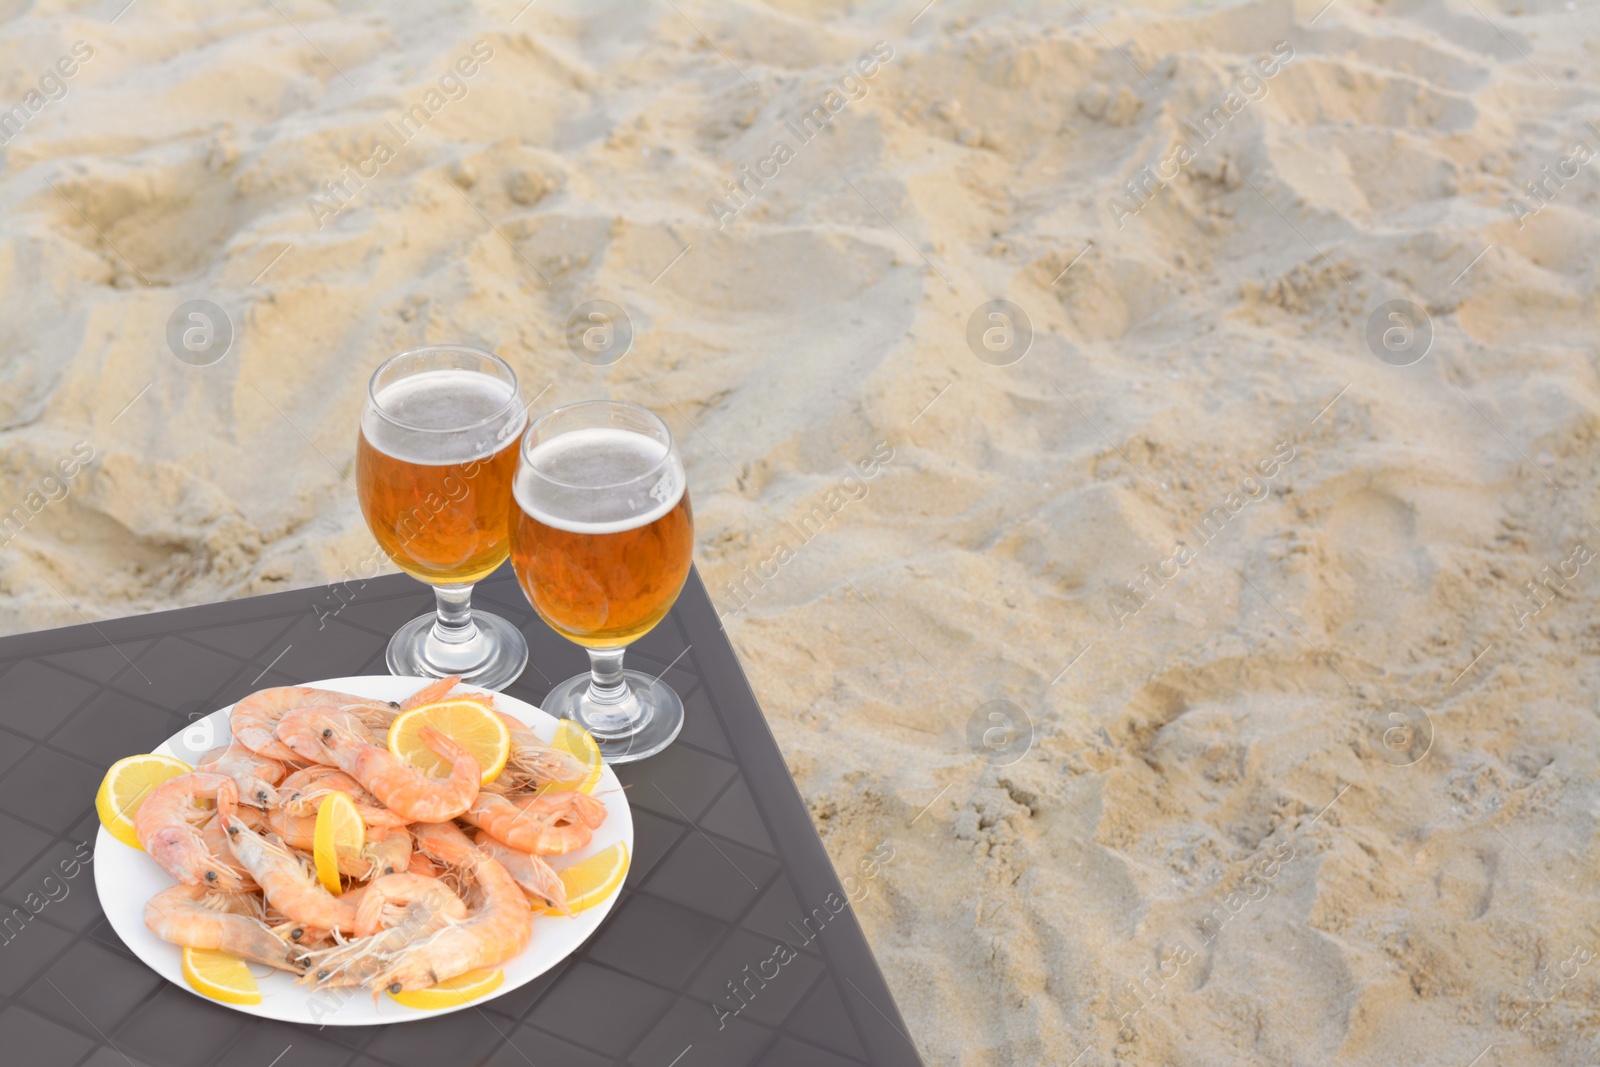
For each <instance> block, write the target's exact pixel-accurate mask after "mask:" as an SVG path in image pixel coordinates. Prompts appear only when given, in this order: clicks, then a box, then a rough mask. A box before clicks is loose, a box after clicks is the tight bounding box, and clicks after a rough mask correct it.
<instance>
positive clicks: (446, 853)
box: [367, 823, 533, 993]
mask: <svg viewBox="0 0 1600 1067" xmlns="http://www.w3.org/2000/svg"><path fill="white" fill-rule="evenodd" d="M416 835H417V844H418V845H419V846H420V847H421V848H422V850H423V851H424V852H426V853H428V855H429V856H431V857H432V858H434V859H437V860H440V861H441V862H444V863H448V864H451V865H452V866H455V867H459V868H462V869H463V870H465V871H466V872H467V873H469V874H470V875H471V876H472V878H473V880H474V881H475V882H476V883H477V888H478V893H479V895H480V896H481V897H482V900H483V903H482V906H481V907H479V908H477V909H476V910H474V911H472V912H471V913H469V914H468V916H467V918H466V919H464V920H462V921H460V922H454V923H451V924H450V925H448V926H445V927H444V928H443V929H441V930H438V931H436V932H434V933H432V934H430V935H428V936H427V937H425V938H422V939H420V940H417V941H413V942H411V943H410V944H407V945H406V946H404V947H403V948H401V949H399V950H398V951H394V952H383V953H381V954H378V955H377V956H376V958H375V960H374V962H377V963H380V964H381V969H379V970H378V971H377V973H376V974H374V975H373V976H372V977H371V978H370V979H368V980H367V984H368V985H369V986H371V988H372V989H373V990H375V991H376V990H380V989H387V990H389V991H390V992H391V993H399V992H401V991H402V990H406V989H426V988H427V987H429V986H432V985H437V984H439V983H440V982H443V981H445V980H446V979H449V978H454V977H455V976H456V975H459V974H465V973H466V972H468V971H470V970H473V969H474V968H478V967H496V966H499V965H500V964H501V963H504V962H505V961H506V960H508V959H510V958H511V957H512V956H515V955H516V954H517V953H519V952H521V951H522V950H523V948H524V947H526V946H527V944H528V939H529V938H530V937H531V936H532V935H533V911H532V909H530V908H529V907H528V898H527V896H526V895H524V894H523V892H522V887H521V886H519V885H517V883H516V882H515V881H514V880H513V879H512V877H511V875H510V874H508V873H507V872H506V869H505V868H504V867H502V866H501V865H500V861H498V860H496V859H494V858H493V857H491V856H488V855H486V854H485V853H483V852H481V851H480V850H478V849H477V848H475V847H473V845H472V842H470V841H468V840H467V837H466V835H465V834H463V833H462V832H461V831H460V830H459V829H457V828H456V827H455V826H454V825H453V824H450V823H428V824H423V825H420V826H418V827H417V828H416Z"/></svg>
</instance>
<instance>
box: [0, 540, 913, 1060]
mask: <svg viewBox="0 0 1600 1067" xmlns="http://www.w3.org/2000/svg"><path fill="white" fill-rule="evenodd" d="M475 602H476V603H477V605H478V606H480V607H485V608H487V609H489V610H491V611H494V612H497V613H499V614H502V615H505V616H506V617H508V618H510V619H513V620H514V621H515V622H516V623H517V624H518V625H520V626H521V627H522V629H523V633H524V634H525V635H526V636H527V638H528V645H529V647H530V649H531V652H532V661H531V664H530V666H529V667H528V670H527V671H526V672H525V673H524V674H523V676H522V678H521V679H520V680H519V681H518V682H517V683H516V684H514V685H512V686H511V687H509V689H508V690H507V692H509V693H510V694H512V695H513V696H517V697H520V698H521V699H523V700H526V701H528V702H530V703H533V704H538V703H539V701H540V700H541V699H542V698H543V696H544V694H545V692H546V691H547V690H548V689H549V688H550V686H551V685H552V684H553V683H555V682H557V681H560V680H561V679H563V678H566V677H568V676H570V675H572V674H576V673H578V672H579V671H582V670H584V669H586V666H587V660H586V658H585V656H584V654H583V652H582V651H581V650H580V649H578V648H577V647H575V646H573V645H571V644H569V643H567V642H566V641H563V640H562V639H561V638H559V637H558V636H557V635H556V634H555V633H553V632H552V631H551V630H549V629H548V628H547V627H545V626H544V624H543V623H541V622H539V621H538V620H537V619H536V618H535V617H534V615H533V613H532V611H531V610H530V609H529V607H528V604H527V601H526V600H524V599H523V597H522V593H521V591H520V590H519V589H518V588H517V585H516V582H515V579H514V578H513V577H512V576H511V574H510V572H509V570H508V569H504V568H503V569H502V570H501V571H500V572H498V573H496V574H495V575H494V576H492V577H491V578H489V579H488V580H487V581H485V582H483V583H482V584H480V586H479V588H478V593H477V595H476V598H475ZM431 609H432V595H431V593H430V592H429V591H428V590H427V589H426V588H425V587H424V586H421V585H419V584H418V583H416V582H414V581H412V580H411V579H409V578H406V577H403V576H398V575H396V576H388V577H382V578H376V579H371V580H368V581H366V582H360V581H356V580H352V581H350V582H349V583H345V584H340V585H335V586H331V587H327V588H319V589H310V590H300V591H295V592H287V593H275V594H272V595H270V596H262V597H254V598H251V599H247V600H237V601H231V602H228V603H223V604H210V605H206V606H203V607H196V608H185V609H182V610H179V611H168V612H162V613H159V614H154V615H144V616H138V617H134V618H127V619H118V620H115V621H112V622H103V623H98V624H88V625H83V626H74V627H68V628H65V629H60V630H52V631H46V632H41V633H33V634H22V635H18V636H15V637H8V638H4V639H0V887H3V888H0V902H3V907H0V1063H5V1064H18V1065H26V1067H144V1065H146V1064H148V1065H152V1067H202V1065H226V1067H235V1065H236V1067H383V1065H388V1067H411V1065H415V1067H442V1065H452V1067H454V1065H485V1067H488V1065H493V1067H522V1065H533V1067H566V1065H571V1067H599V1065H602V1064H632V1065H637V1067H708V1065H734V1064H740V1065H743V1064H760V1065H763V1067H779V1065H785V1067H788V1065H793V1067H831V1065H836V1064H837V1065H843V1064H862V1063H867V1064H882V1065H890V1067H898V1065H908V1067H909V1065H916V1064H919V1063H920V1060H919V1059H918V1057H917V1053H916V1051H915V1049H914V1047H913V1046H912V1044H911V1041H910V1039H909V1038H908V1037H907V1035H906V1028H905V1023H904V1021H903V1020H902V1019H901V1018H900V1013H899V1011H898V1010H897V1009H896V1007H895V1004H894V1000H893V998H892V997H891V996H890V994H889V990H888V987H887V986H886V985H885V984H884V981H883V976H882V975H881V974H880V973H879V971H878V967H877V964H876V962H875V961H874V960H873V958H872V953H871V950H870V949H869V948H868V946H867V942H866V939H865V938H864V937H863V936H862V933H861V928H860V926H859V925H858V924H857V922H856V918H855V914H854V911H853V909H851V908H850V907H849V906H848V902H849V900H850V898H851V894H852V893H855V894H856V895H859V894H860V892H861V884H862V881H863V880H864V879H867V880H870V878H872V877H875V873H876V871H877V870H878V869H879V868H877V867H875V866H873V862H874V861H873V859H872V858H871V857H867V858H865V859H864V861H863V863H862V864H861V869H860V870H855V869H853V870H851V871H849V872H846V873H847V875H849V876H850V877H849V878H848V880H847V883H846V884H848V885H849V886H851V887H852V888H851V892H846V889H845V885H842V884H841V882H840V879H839V877H838V875H836V873H835V872H834V869H833V867H832V865H831V864H830V862H829V860H828V857H827V854H826V853H825V852H824V851H823V847H822V842H821V841H820V840H819V839H818V837H817V834H816V831H815V830H814V829H813V827H812V825H811V821H810V818H809V817H808V815H807V813H806V809H805V805H804V804H803V803H802V801H801V799H800V796H799V793H798V792H797V790H796V789H795V786H794V782H793V781H792V780H791V779H790V777H789V774H788V771H787V769H786V767H785V766H784V762H783V757H782V755H781V754H780V753H779V751H778V748H777V745H776V744H775V743H774V741H773V738H772V734H771V732H770V731H769V730H768V728H767V724H766V720H765V719H764V718H763V717H762V714H761V709H760V708H759V706H758V705H757V704H756V700H755V696H754V694H753V693H752V692H751V690H750V685H749V683H748V682H747V681H746V680H745V677H744V673H743V671H742V670H741V669H740V667H739V663H738V661H737V659H736V658H735V657H734V653H733V648H732V646H731V645H730V644H729V642H728V638H727V635H726V634H725V633H724V632H723V630H722V627H721V624H720V622H719V621H718V618H717V614H716V611H715V609H714V608H713V607H712V605H711V602H710V600H709V598H708V597H707V596H706V592H705V587H704V586H703V585H702V584H701V582H700V578H699V575H698V574H692V575H691V576H690V579H689V582H688V585H687V586H686V587H685V588H684V591H683V595H682V597H681V598H680V599H679V601H678V604H677V606H676V607H675V608H674V609H673V611H672V613H671V614H670V615H669V616H668V617H667V619H666V620H665V621H664V622H663V623H662V624H661V625H660V626H658V627H657V628H656V629H655V630H654V631H653V632H652V633H650V634H649V635H648V636H647V637H645V638H644V639H643V640H641V641H640V642H639V643H638V644H637V645H635V646H634V647H633V648H632V649H631V650H630V651H629V653H628V665H629V666H630V667H637V668H639V669H641V670H645V671H649V672H651V673H655V672H657V671H664V672H665V675H664V676H665V678H666V680H667V681H668V682H670V683H671V684H672V686H673V687H674V688H676V689H677V691H678V693H679V694H680V695H681V696H682V697H683V700H684V705H685V708H686V711H687V722H686V724H685V726H684V730H683V733H682V735H681V736H680V737H679V738H678V740H677V741H676V742H675V743H674V744H673V746H672V747H671V748H669V749H667V750H666V751H665V752H663V753H661V754H660V755H657V756H655V757H653V758H651V759H648V760H644V761H642V762H640V763H635V764H629V765H626V766H622V767H619V768H617V771H618V774H619V776H620V777H621V779H622V781H623V782H624V784H626V785H627V786H628V787H629V788H628V797H629V800H630V802H631V804H632V806H633V817H634V822H635V827H636V840H635V850H634V858H633V867H632V869H631V870H630V871H629V874H628V880H627V885H626V887H625V888H624V890H623V895H622V898H621V900H620V901H619V902H618V904H617V906H616V908H615V910H614V911H613V912H612V914H611V915H610V916H609V917H608V919H607V920H606V922H605V923H604V924H603V925H602V926H601V927H600V929H599V931H598V932H597V933H596V934H595V935H594V937H592V938H591V939H590V940H589V941H588V942H587V943H586V944H585V945H584V946H583V947H582V948H581V949H580V950H579V951H578V952H576V953H575V954H573V955H572V956H570V957H569V958H568V959H567V960H565V961H564V962H563V963H562V964H561V965H560V966H558V967H556V968H554V969H553V970H552V971H550V972H549V973H547V974H545V975H543V976H542V977H540V978H539V979H538V980H537V981H535V982H532V983H530V984H528V985H526V986H524V987H522V988H521V989H518V990H516V991H514V992H512V993H509V994H507V995H505V996H503V997H500V998H499V999H496V1000H491V1001H487V1002H485V1003H483V1004H481V1005H479V1006H477V1007H476V1008H475V1009H473V1010H468V1011H461V1012H457V1013H455V1014H452V1015H447V1016H440V1017H439V1018H437V1019H429V1020H423V1021H418V1022H410V1023H400V1024H395V1025H391V1026H382V1027H336V1026H328V1027H323V1028H320V1029H319V1028H316V1027H309V1026H296V1025H291V1024H287V1023H280V1022H273V1021H270V1020H265V1019H258V1018H256V1017H254V1016H250V1015H245V1014H242V1013H239V1012H236V1011H233V1010H231V1009H228V1008H225V1007H222V1006H219V1005H216V1004H213V1003H211V1002H208V1001H205V1000H202V999H200V998H199V997H196V996H194V995H192V994H190V993H189V992H188V991H186V990H183V989H178V988H176V987H174V986H172V985H170V984H169V983H167V982H165V981H164V980H162V979H161V978H160V977H159V976H157V975H156V974H155V973H154V972H153V971H150V970H149V969H147V968H146V967H145V966H144V965H143V964H141V963H140V962H139V961H138V959H136V958H135V957H134V956H133V954H132V953H130V952H129V951H128V950H127V948H126V947H125V946H124V945H123V944H122V942H121V940H120V939H119V938H118V937H117V935H116V933H115V932H114V931H113V930H112V929H111V927H110V925H109V924H108V923H107V922H106V919H105V917H104V915H103V914H102V912H101V910H100V904H99V900H98V898H97V896H96V894H95V888H94V884H93V879H94V876H93V872H92V869H91V868H90V867H89V866H88V865H87V864H85V865H81V866H79V865H77V864H75V863H74V862H73V861H74V859H75V858H77V859H81V858H83V857H85V856H87V855H88V854H89V853H90V851H91V850H92V848H93V844H94V840H95V833H96V830H97V828H98V825H99V823H98V820H97V818H96V815H95V810H94V794H95V790H96V788H97V787H98V785H99V782H100V778H101V776H102V774H103V773H104V771H105V768H106V767H107V766H109V765H110V764H111V763H112V762H113V761H114V760H116V759H118V758H120V757H122V756H126V755H129V754H132V753H137V752H146V751H149V750H150V749H152V748H153V747H155V746H156V745H157V744H159V743H160V742H161V741H163V740H165V739H166V738H167V737H168V736H170V735H171V734H173V733H175V732H177V731H178V730H180V729H182V728H183V726H184V725H185V724H186V723H188V722H191V721H193V720H194V719H196V718H198V717H200V716H202V715H205V714H207V713H209V712H211V711H214V710H215V709H217V708H219V707H223V706H225V705H227V704H230V703H232V702H233V701H234V700H236V699H238V698H239V697H241V696H244V695H245V694H247V693H249V692H252V691H254V690H256V689H260V688H263V687H266V686H271V685H288V684H294V683H300V682H306V681H313V680H316V679H319V678H332V677H339V676H344V675H356V674H384V673H387V672H386V671H385V669H384V665H383V651H384V646H385V644H386V642H387V640H388V636H389V634H391V633H392V632H393V631H394V630H395V629H396V628H397V627H398V626H399V625H400V624H401V623H402V622H404V621H405V620H407V619H409V618H412V617H414V616H416V615H420V614H423V613H424V612H426V611H430V610H431ZM891 855H892V853H890V852H885V853H883V854H881V855H880V856H879V857H878V859H881V860H885V861H887V862H892V859H891V858H890V857H891ZM66 871H73V876H71V877H67V876H66V875H65V874H64V872H66ZM780 946H781V950H780Z"/></svg>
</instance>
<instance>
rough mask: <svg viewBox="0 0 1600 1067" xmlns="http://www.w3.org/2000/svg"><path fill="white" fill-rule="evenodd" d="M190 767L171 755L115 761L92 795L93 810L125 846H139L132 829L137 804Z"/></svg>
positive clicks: (131, 757)
mask: <svg viewBox="0 0 1600 1067" xmlns="http://www.w3.org/2000/svg"><path fill="white" fill-rule="evenodd" d="M193 770H194V768H193V767H191V766H189V765H188V764H187V763H185V762H183V761H182V760H180V759H173V758H172V757H171V756H154V755H144V756H129V757H127V758H126V759H119V760H117V762H115V763H113V764H112V765H111V769H110V770H108V771H106V776H105V778H104V779H103V780H102V781H101V782H100V791H99V792H98V793H96V794H95V797H94V809H95V811H97V812H99V813H100V825H101V826H104V827H105V828H106V830H107V832H109V833H110V834H111V836H112V837H114V838H116V839H117V840H118V841H121V842H122V843H123V844H124V845H132V846H133V847H134V848H142V847H143V846H141V845H140V844H139V835H138V834H137V833H135V832H134V829H133V820H134V816H136V815H138V814H139V805H140V804H143V803H144V798H145V797H147V796H149V795H150V791H151V790H152V789H154V788H155V787H156V786H158V785H160V784H161V783H162V782H165V781H167V780H168V779H171V778H176V777H178V776H179V775H180V774H188V773H190V772H191V771H193Z"/></svg>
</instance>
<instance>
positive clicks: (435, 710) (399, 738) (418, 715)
mask: <svg viewBox="0 0 1600 1067" xmlns="http://www.w3.org/2000/svg"><path fill="white" fill-rule="evenodd" d="M428 726H431V727H433V728H434V729H435V730H438V731H439V732H440V733H441V734H444V735H445V736H446V737H448V738H450V739H451V740H452V741H454V742H455V743H456V744H458V745H461V746H462V747H463V748H465V749H466V750H467V751H469V752H471V753H472V754H473V755H474V756H476V757H478V765H479V766H480V767H482V768H483V779H482V780H483V781H484V782H492V781H494V780H495V778H497V777H499V775H500V772H501V771H503V770H505V767H506V760H508V759H510V758H511V731H510V730H508V729H506V724H505V723H504V722H502V721H500V716H498V715H496V714H495V713H494V712H493V711H492V710H491V709H489V708H487V707H485V706H484V705H483V703H482V702H480V701H476V700H441V701H439V702H438V703H437V704H423V705H422V706H420V707H415V708H412V709H411V710H410V711H405V712H401V713H400V716H399V717H398V718H397V719H395V720H394V722H393V723H392V724H390V726H389V751H390V752H392V753H394V756H395V758H396V759H401V760H404V761H405V762H407V763H409V764H411V766H413V767H415V768H416V769H417V770H419V771H421V772H422V773H423V774H430V775H433V776H434V777H435V778H443V777H445V776H446V775H448V774H449V773H450V764H449V763H448V762H446V761H445V760H444V759H442V758H441V757H440V756H439V754H438V753H437V752H435V751H434V750H433V749H431V748H429V747H428V746H427V745H425V744H423V742H422V731H423V729H424V728H425V727H428Z"/></svg>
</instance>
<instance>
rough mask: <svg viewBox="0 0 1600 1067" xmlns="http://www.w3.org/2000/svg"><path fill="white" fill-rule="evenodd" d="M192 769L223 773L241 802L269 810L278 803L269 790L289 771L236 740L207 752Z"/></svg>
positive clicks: (276, 794)
mask: <svg viewBox="0 0 1600 1067" xmlns="http://www.w3.org/2000/svg"><path fill="white" fill-rule="evenodd" d="M195 770H197V771H214V772H216V773H217V774H226V775H227V776H228V777H229V778H232V779H233V781H234V784H235V785H237V786H238V787H239V801H240V803H242V804H250V805H252V806H254V807H257V808H270V807H273V806H275V805H276V804H277V803H278V792H277V790H275V789H273V788H272V787H273V786H275V785H277V784H278V783H279V782H281V781H283V776H284V775H285V774H287V773H288V768H286V767H284V765H283V764H282V763H280V762H279V761H277V760H274V759H268V758H267V757H265V756H262V755H259V754H258V753H256V752H255V751H253V750H252V749H250V748H249V747H248V746H246V745H244V744H242V743H241V742H239V741H237V740H236V741H234V742H233V743H232V744H230V745H228V746H227V747H226V748H221V749H214V750H213V751H211V752H208V753H206V755H205V756H203V757H202V758H201V760H200V762H199V763H198V764H196V765H195Z"/></svg>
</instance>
